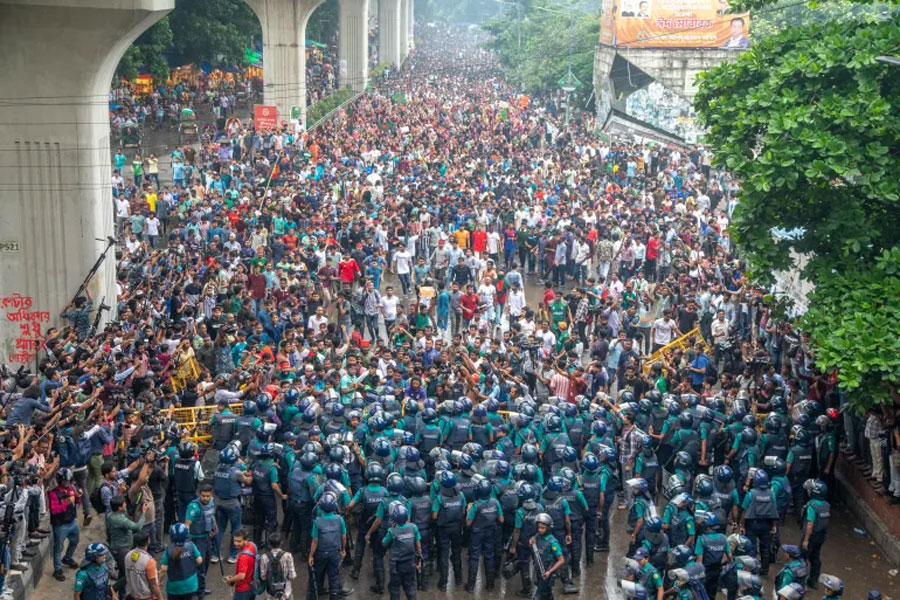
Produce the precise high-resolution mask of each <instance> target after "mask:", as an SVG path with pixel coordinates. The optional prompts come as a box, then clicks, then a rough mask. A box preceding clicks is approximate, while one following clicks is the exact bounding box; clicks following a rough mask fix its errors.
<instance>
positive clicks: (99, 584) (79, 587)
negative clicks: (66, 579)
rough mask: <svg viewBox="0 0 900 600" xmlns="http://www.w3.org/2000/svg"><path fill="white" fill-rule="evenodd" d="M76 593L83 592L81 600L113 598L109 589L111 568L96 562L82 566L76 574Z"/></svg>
mask: <svg viewBox="0 0 900 600" xmlns="http://www.w3.org/2000/svg"><path fill="white" fill-rule="evenodd" d="M75 591H76V592H81V600H107V599H108V598H112V594H110V588H109V567H108V566H107V565H106V563H105V562H104V563H101V564H99V565H98V564H97V563H94V562H91V563H88V564H86V565H82V566H81V568H80V569H78V572H77V573H76V574H75Z"/></svg>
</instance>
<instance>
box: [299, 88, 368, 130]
mask: <svg viewBox="0 0 900 600" xmlns="http://www.w3.org/2000/svg"><path fill="white" fill-rule="evenodd" d="M355 93H356V92H355V91H353V90H352V89H351V88H349V87H345V88H341V89H339V90H338V91H336V92H334V93H333V94H331V95H329V96H326V97H325V98H322V99H321V100H319V101H318V102H316V103H315V104H313V105H312V106H311V107H310V108H309V109H308V110H307V111H306V128H307V129H309V128H311V127H312V126H313V125H315V124H316V123H318V122H319V121H321V120H322V119H324V118H325V115H327V114H328V113H330V112H331V111H333V110H334V109H336V108H337V107H338V106H340V105H341V104H343V103H344V102H346V101H347V100H349V99H350V98H352V97H353V95H354V94H355Z"/></svg>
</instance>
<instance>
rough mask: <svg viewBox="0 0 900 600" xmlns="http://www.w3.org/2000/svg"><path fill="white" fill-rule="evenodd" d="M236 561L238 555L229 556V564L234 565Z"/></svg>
mask: <svg viewBox="0 0 900 600" xmlns="http://www.w3.org/2000/svg"><path fill="white" fill-rule="evenodd" d="M236 562H237V556H229V557H228V564H230V565H233V564H234V563H236Z"/></svg>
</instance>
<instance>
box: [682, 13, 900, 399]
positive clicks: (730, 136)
mask: <svg viewBox="0 0 900 600" xmlns="http://www.w3.org/2000/svg"><path fill="white" fill-rule="evenodd" d="M759 4H760V3H759V2H756V0H753V2H752V3H751V4H750V6H758V5H759ZM898 48H900V23H898V21H897V19H893V18H891V19H886V18H879V17H877V16H874V17H873V16H871V15H866V16H863V17H855V18H849V19H847V18H845V19H831V20H828V21H827V22H825V23H812V24H806V25H802V26H795V27H786V28H784V29H783V30H782V31H780V32H778V33H774V34H773V35H770V36H766V37H763V39H761V40H757V43H755V44H754V45H753V46H752V47H751V48H750V49H749V50H748V51H747V52H745V53H743V54H742V55H741V56H740V57H738V59H737V60H736V61H734V62H733V63H727V64H724V65H722V66H720V67H718V68H715V69H712V70H710V71H707V72H706V73H704V74H702V75H701V76H700V87H699V92H698V94H697V97H696V100H695V108H696V110H697V113H698V115H699V117H700V120H701V122H702V123H703V124H704V125H705V126H706V127H708V134H707V137H706V139H707V141H708V142H709V144H710V145H711V146H712V148H713V150H714V152H715V155H716V160H717V162H718V164H719V165H720V166H722V167H725V168H727V169H728V170H730V171H731V172H732V173H734V174H735V175H736V176H737V177H738V178H739V179H740V184H741V191H740V194H739V204H738V205H737V208H736V210H735V213H734V223H733V225H732V233H733V235H734V238H735V241H736V243H737V244H738V247H739V249H740V250H741V251H742V253H743V256H744V258H745V259H746V260H747V262H748V264H749V266H750V269H751V274H752V276H753V278H754V280H755V281H757V282H759V283H763V284H766V283H770V282H771V280H772V274H773V272H774V271H776V270H785V269H791V268H799V267H798V265H796V264H795V257H797V256H803V257H804V258H806V259H808V262H806V265H805V266H804V267H803V268H802V275H803V276H804V277H805V278H806V279H807V280H809V281H810V282H812V283H813V284H814V285H815V286H816V288H815V291H814V292H813V293H812V295H811V297H810V298H809V305H810V310H809V311H808V312H807V314H806V315H805V316H804V318H803V320H802V322H801V325H802V327H803V328H804V331H805V332H806V333H808V334H809V335H810V340H811V344H812V350H813V352H814V353H815V356H816V359H817V361H818V363H817V364H818V366H819V367H820V368H822V369H824V370H837V371H838V376H839V381H840V383H841V385H842V387H843V388H844V389H845V390H846V391H847V392H848V393H850V395H851V400H852V402H853V404H854V406H855V407H856V408H858V409H860V410H863V409H866V408H868V407H871V406H873V405H874V404H878V403H882V402H889V401H891V400H892V397H897V396H896V394H897V390H898V386H900V318H898V317H900V312H898V308H900V306H898V299H897V298H898V295H897V291H898V289H900V161H898V160H897V157H898V155H900V68H898V67H895V66H890V65H888V64H884V63H882V62H880V61H878V60H877V57H879V56H882V55H894V54H897V52H898ZM776 228H777V229H781V230H787V231H797V232H799V235H793V236H775V235H773V230H774V229H776Z"/></svg>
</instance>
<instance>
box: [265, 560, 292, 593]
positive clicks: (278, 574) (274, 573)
mask: <svg viewBox="0 0 900 600" xmlns="http://www.w3.org/2000/svg"><path fill="white" fill-rule="evenodd" d="M267 556H268V557H269V560H268V562H269V569H268V572H267V573H266V593H268V594H269V595H270V596H274V597H275V598H281V597H283V596H284V591H285V589H286V588H287V580H286V579H285V578H284V569H282V568H281V557H282V556H284V551H281V550H279V551H278V552H277V553H276V552H274V551H273V552H269V554H268V555H267Z"/></svg>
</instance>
